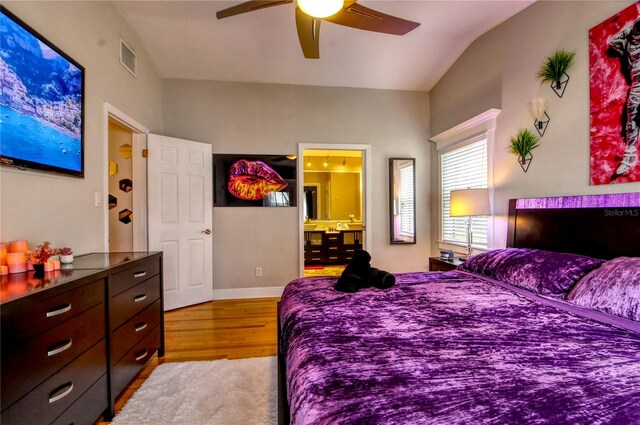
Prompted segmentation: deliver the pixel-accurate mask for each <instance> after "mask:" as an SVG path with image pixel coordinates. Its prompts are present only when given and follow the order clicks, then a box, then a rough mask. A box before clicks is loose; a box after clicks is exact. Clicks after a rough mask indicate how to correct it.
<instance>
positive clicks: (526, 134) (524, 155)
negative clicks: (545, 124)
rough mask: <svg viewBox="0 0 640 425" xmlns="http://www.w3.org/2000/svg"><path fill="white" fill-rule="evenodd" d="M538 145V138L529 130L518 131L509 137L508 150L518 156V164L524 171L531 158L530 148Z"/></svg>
mask: <svg viewBox="0 0 640 425" xmlns="http://www.w3.org/2000/svg"><path fill="white" fill-rule="evenodd" d="M538 146H540V139H538V136H536V135H535V134H533V133H532V132H531V131H530V130H528V129H524V130H520V131H518V134H516V135H515V136H513V137H511V139H509V151H510V152H511V153H512V154H514V155H517V156H518V164H520V167H522V170H523V171H524V172H525V173H526V172H527V171H528V170H529V166H530V165H531V161H532V160H533V154H532V153H531V151H532V150H534V149H535V148H537V147H538Z"/></svg>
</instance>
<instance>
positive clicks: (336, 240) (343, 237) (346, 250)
mask: <svg viewBox="0 0 640 425" xmlns="http://www.w3.org/2000/svg"><path fill="white" fill-rule="evenodd" d="M356 249H362V230H337V229H336V230H334V231H330V230H329V231H328V230H305V232H304V264H305V265H316V264H318V265H320V264H347V263H348V262H349V260H350V259H351V257H352V256H353V252H354V251H355V250H356Z"/></svg>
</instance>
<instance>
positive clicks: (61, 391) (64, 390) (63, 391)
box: [49, 382, 73, 403]
mask: <svg viewBox="0 0 640 425" xmlns="http://www.w3.org/2000/svg"><path fill="white" fill-rule="evenodd" d="M71 391H73V382H69V383H67V384H64V385H62V386H60V387H58V388H56V389H55V390H53V392H52V393H51V394H50V395H49V403H55V402H56V401H58V400H60V399H63V398H65V397H66V396H68V395H69V393H71ZM56 393H57V394H56Z"/></svg>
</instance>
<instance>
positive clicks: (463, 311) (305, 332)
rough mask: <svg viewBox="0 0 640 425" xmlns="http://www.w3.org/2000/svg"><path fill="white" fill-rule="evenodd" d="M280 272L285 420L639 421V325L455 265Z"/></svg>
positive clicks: (557, 423) (555, 424) (558, 423)
mask: <svg viewBox="0 0 640 425" xmlns="http://www.w3.org/2000/svg"><path fill="white" fill-rule="evenodd" d="M396 278H397V283H396V286H394V287H393V288H391V289H389V290H387V291H381V290H377V289H373V288H370V289H365V290H362V291H359V292H357V293H356V294H344V293H339V292H336V291H334V290H333V284H334V283H335V280H336V278H306V279H298V280H295V281H293V282H291V283H290V284H289V285H288V286H287V287H286V289H285V291H284V294H283V296H282V302H281V310H280V320H281V323H282V335H281V338H282V339H281V348H282V350H283V352H284V354H285V358H286V365H287V394H288V398H289V405H290V409H291V423H292V424H429V425H435V424H447V425H452V424H527V425H529V424H553V425H561V424H621V425H622V424H625V425H626V424H640V334H638V333H635V332H632V331H630V330H625V329H621V328H617V327H614V326H611V325H607V324H602V323H599V322H595V321H593V320H591V319H587V318H583V317H580V316H577V315H576V314H574V313H570V312H567V311H564V310H562V309H560V308H556V307H554V306H551V305H547V304H545V303H541V302H538V301H535V300H530V299H528V298H526V297H524V296H522V295H518V294H517V293H516V292H513V291H511V290H510V289H505V288H502V287H500V286H497V285H495V284H493V283H489V282H487V281H485V280H483V279H482V278H480V277H476V276H473V275H470V274H466V273H463V272H447V273H411V274H400V275H397V276H396Z"/></svg>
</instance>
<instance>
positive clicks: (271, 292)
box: [213, 286, 284, 300]
mask: <svg viewBox="0 0 640 425" xmlns="http://www.w3.org/2000/svg"><path fill="white" fill-rule="evenodd" d="M283 289H284V286H271V287H266V288H228V289H214V290H213V299H214V300H234V299H245V298H274V297H280V296H282V290H283Z"/></svg>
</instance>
